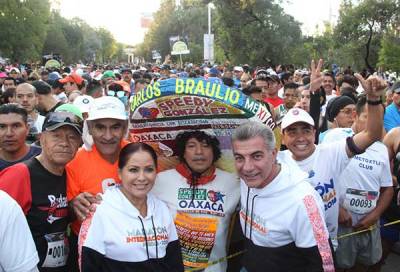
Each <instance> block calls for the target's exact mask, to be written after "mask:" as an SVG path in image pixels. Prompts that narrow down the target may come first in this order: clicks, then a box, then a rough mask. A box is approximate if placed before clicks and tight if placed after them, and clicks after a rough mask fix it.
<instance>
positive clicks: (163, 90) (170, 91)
mask: <svg viewBox="0 0 400 272" xmlns="http://www.w3.org/2000/svg"><path fill="white" fill-rule="evenodd" d="M248 120H254V121H258V122H262V123H264V124H266V125H267V126H269V127H270V128H271V129H274V128H275V126H276V125H275V122H274V121H273V118H272V116H271V114H270V113H269V111H268V110H267V108H266V107H265V106H264V105H263V104H261V103H259V102H258V101H256V100H253V99H252V98H251V97H248V96H246V95H244V94H243V93H242V92H241V91H240V90H238V89H235V88H231V87H228V86H225V85H223V84H220V83H218V82H215V81H207V80H204V79H193V78H186V79H183V78H182V79H179V78H178V79H168V80H162V81H157V82H155V83H154V84H152V85H148V86H147V88H146V89H144V90H142V91H139V92H138V93H136V95H135V96H133V97H132V102H131V104H130V139H131V140H132V141H133V142H145V143H148V144H150V145H152V146H153V147H154V148H155V150H156V151H157V152H158V154H159V161H160V164H159V167H160V169H159V170H160V171H162V170H166V169H170V168H173V167H175V165H176V164H177V163H178V158H177V156H176V153H175V147H176V144H175V137H176V135H177V134H179V133H180V132H183V131H186V130H203V131H205V132H206V133H209V134H211V135H214V136H216V137H217V138H218V140H219V141H220V148H221V151H222V156H221V159H220V160H219V161H218V162H217V167H219V168H221V169H223V170H225V171H229V172H233V171H234V165H233V155H232V151H231V141H230V136H231V134H232V130H233V129H235V128H236V127H238V126H239V125H240V124H241V123H243V122H247V121H248Z"/></svg>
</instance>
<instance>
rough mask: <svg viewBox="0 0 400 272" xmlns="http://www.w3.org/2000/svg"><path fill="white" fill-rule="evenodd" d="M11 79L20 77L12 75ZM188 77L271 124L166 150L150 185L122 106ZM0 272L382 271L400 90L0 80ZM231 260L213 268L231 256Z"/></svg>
mask: <svg viewBox="0 0 400 272" xmlns="http://www.w3.org/2000/svg"><path fill="white" fill-rule="evenodd" d="M21 68H23V69H21ZM173 78H198V79H201V80H206V81H211V82H217V83H219V84H224V85H226V86H229V87H230V88H235V89H238V90H240V91H241V92H242V93H243V94H245V95H247V96H249V97H252V98H253V99H254V100H256V101H258V102H259V103H261V104H262V105H264V106H265V108H266V109H267V110H268V111H269V113H270V115H271V116H272V117H273V120H274V122H275V124H276V128H275V129H273V130H272V129H271V128H270V127H269V126H267V125H265V124H263V123H261V122H255V121H249V120H243V123H242V124H241V125H240V126H238V127H236V128H235V129H232V130H231V131H229V133H230V136H231V142H230V149H231V155H232V156H233V161H234V167H233V168H234V169H235V171H234V172H232V173H231V172H228V171H225V170H223V169H220V168H219V167H218V164H217V162H218V160H219V159H220V158H221V155H222V153H221V143H220V141H219V140H218V137H216V136H215V135H211V134H210V133H208V132H207V131H204V130H201V129H198V130H187V131H184V132H181V133H179V134H177V135H176V138H175V139H174V141H175V150H174V154H176V156H177V160H178V161H179V162H178V163H177V164H176V165H174V166H173V167H172V168H171V169H167V170H163V171H159V164H158V161H159V154H158V153H157V150H155V147H154V145H152V143H145V142H131V140H132V138H131V137H128V135H129V133H128V132H129V128H130V122H131V121H132V120H129V119H130V118H129V116H130V115H129V110H130V106H129V105H130V101H132V99H133V97H134V96H135V94H137V93H138V92H140V91H142V90H145V89H146V88H147V87H148V86H151V85H152V84H154V83H155V82H157V81H162V80H168V79H173ZM0 89H1V91H0V271H21V272H25V271H41V272H67V271H68V272H75V271H83V272H86V271H149V272H150V271H160V272H162V271H168V272H169V271H204V272H225V271H238V272H239V271H240V272H257V271H276V272H279V271H282V272H284V271H285V272H288V271H290V272H291V271H294V272H295V271H299V272H300V271H302V272H310V271H326V272H327V271H381V268H382V266H383V264H384V263H385V259H386V257H387V256H388V254H389V253H390V252H391V249H392V247H393V245H394V244H395V243H396V242H398V241H399V239H400V236H399V235H400V233H399V231H400V227H398V226H399V225H392V226H390V227H381V226H382V225H383V224H385V223H388V222H393V221H396V220H399V219H400V207H399V206H400V192H399V189H398V182H397V180H398V178H399V173H400V172H399V165H400V156H399V154H400V153H399V152H400V151H399V150H400V128H399V127H400V81H397V82H396V81H392V80H388V79H387V78H383V77H382V76H378V75H376V74H368V73H366V72H365V71H364V72H363V73H359V74H358V73H354V72H353V71H352V70H351V69H350V68H347V69H345V70H343V71H340V70H338V69H336V70H335V71H329V70H324V64H323V61H322V60H319V61H318V62H314V61H312V62H311V67H310V69H297V70H296V69H295V68H294V66H292V65H287V66H283V65H282V66H281V65H279V66H268V67H254V68H253V67H250V66H249V65H241V66H234V67H231V66H230V64H228V63H227V64H225V65H214V66H211V65H193V64H187V65H185V67H183V68H182V67H178V66H175V65H173V64H172V63H170V61H169V60H167V61H166V62H165V63H164V64H162V65H152V64H144V65H143V66H132V65H118V66H111V65H107V66H97V65H89V66H85V65H72V66H68V67H67V66H66V67H61V66H60V67H51V68H47V69H46V68H42V69H39V70H35V69H32V68H30V67H29V66H26V65H25V66H18V65H13V66H11V65H10V66H4V67H0ZM237 252H240V254H234V256H235V257H234V258H226V257H227V256H229V255H231V254H232V253H237Z"/></svg>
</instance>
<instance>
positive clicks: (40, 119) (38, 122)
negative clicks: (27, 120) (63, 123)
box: [33, 114, 45, 133]
mask: <svg viewBox="0 0 400 272" xmlns="http://www.w3.org/2000/svg"><path fill="white" fill-rule="evenodd" d="M44 119H45V117H44V116H43V115H40V114H38V116H37V118H36V121H35V123H34V124H33V125H34V126H35V128H36V129H37V131H38V132H39V133H40V132H42V127H43V123H44Z"/></svg>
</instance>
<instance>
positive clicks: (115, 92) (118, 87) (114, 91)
mask: <svg viewBox="0 0 400 272" xmlns="http://www.w3.org/2000/svg"><path fill="white" fill-rule="evenodd" d="M129 93H130V87H129V84H128V83H126V82H125V81H122V80H120V81H115V82H113V83H111V84H110V85H109V86H108V90H107V96H114V97H116V98H118V99H119V100H121V102H122V103H123V104H124V106H125V107H126V106H127V104H128V98H129Z"/></svg>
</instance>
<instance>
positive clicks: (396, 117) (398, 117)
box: [383, 103, 400, 132]
mask: <svg viewBox="0 0 400 272" xmlns="http://www.w3.org/2000/svg"><path fill="white" fill-rule="evenodd" d="M399 125H400V111H399V109H398V108H397V106H396V105H395V104H394V103H392V104H390V105H389V106H387V107H386V110H385V115H384V117H383V126H384V127H385V130H386V132H389V130H391V129H392V128H394V127H398V126H399Z"/></svg>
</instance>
